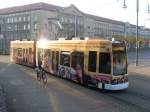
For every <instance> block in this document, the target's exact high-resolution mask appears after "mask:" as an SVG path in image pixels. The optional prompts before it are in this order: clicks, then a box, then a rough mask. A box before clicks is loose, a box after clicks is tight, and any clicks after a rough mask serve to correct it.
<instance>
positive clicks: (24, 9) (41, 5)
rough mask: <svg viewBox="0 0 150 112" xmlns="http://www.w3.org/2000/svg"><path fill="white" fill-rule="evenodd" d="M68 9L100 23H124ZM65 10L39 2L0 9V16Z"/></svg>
mask: <svg viewBox="0 0 150 112" xmlns="http://www.w3.org/2000/svg"><path fill="white" fill-rule="evenodd" d="M70 7H74V8H75V9H76V10H77V11H78V12H80V13H82V14H83V15H85V16H87V17H90V18H93V19H94V20H96V21H102V22H106V23H112V24H118V25H123V24H124V22H121V21H117V20H112V19H108V18H104V17H99V16H95V15H91V14H86V13H83V12H81V11H80V10H79V9H78V8H76V7H75V6H74V5H71V6H70ZM67 8H68V7H60V6H56V5H52V4H47V3H42V2H40V3H33V4H28V5H23V6H16V7H9V8H4V9H0V15H7V14H12V13H20V12H27V11H34V10H48V11H58V12H62V11H63V10H64V9H67Z"/></svg>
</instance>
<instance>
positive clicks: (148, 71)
mask: <svg viewBox="0 0 150 112" xmlns="http://www.w3.org/2000/svg"><path fill="white" fill-rule="evenodd" d="M128 72H129V73H137V74H142V75H149V76H150V66H143V65H139V66H135V64H130V65H129V66H128Z"/></svg>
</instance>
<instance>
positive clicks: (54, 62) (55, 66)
mask: <svg viewBox="0 0 150 112" xmlns="http://www.w3.org/2000/svg"><path fill="white" fill-rule="evenodd" d="M58 64H59V51H52V70H53V71H58Z"/></svg>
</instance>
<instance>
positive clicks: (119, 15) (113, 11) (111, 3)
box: [0, 0, 150, 28]
mask: <svg viewBox="0 0 150 112" xmlns="http://www.w3.org/2000/svg"><path fill="white" fill-rule="evenodd" d="M36 2H45V3H50V4H54V5H58V6H62V7H65V6H69V5H70V4H74V5H75V6H76V7H77V8H78V9H79V10H81V11H82V12H85V13H88V14H92V15H96V16H100V17H105V18H109V19H113V20H118V21H123V22H129V23H131V24H135V25H136V20H137V17H136V14H137V12H136V2H137V0H126V5H127V8H126V9H124V8H123V2H124V0H0V9H1V8H6V7H12V6H20V5H25V4H31V3H36ZM149 3H150V0H139V25H140V26H145V27H147V28H150V13H148V4H149Z"/></svg>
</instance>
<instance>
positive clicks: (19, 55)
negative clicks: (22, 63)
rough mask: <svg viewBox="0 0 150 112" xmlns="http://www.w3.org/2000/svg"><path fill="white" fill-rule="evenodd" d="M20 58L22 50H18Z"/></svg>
mask: <svg viewBox="0 0 150 112" xmlns="http://www.w3.org/2000/svg"><path fill="white" fill-rule="evenodd" d="M18 56H20V57H21V56H22V49H21V48H18Z"/></svg>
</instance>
